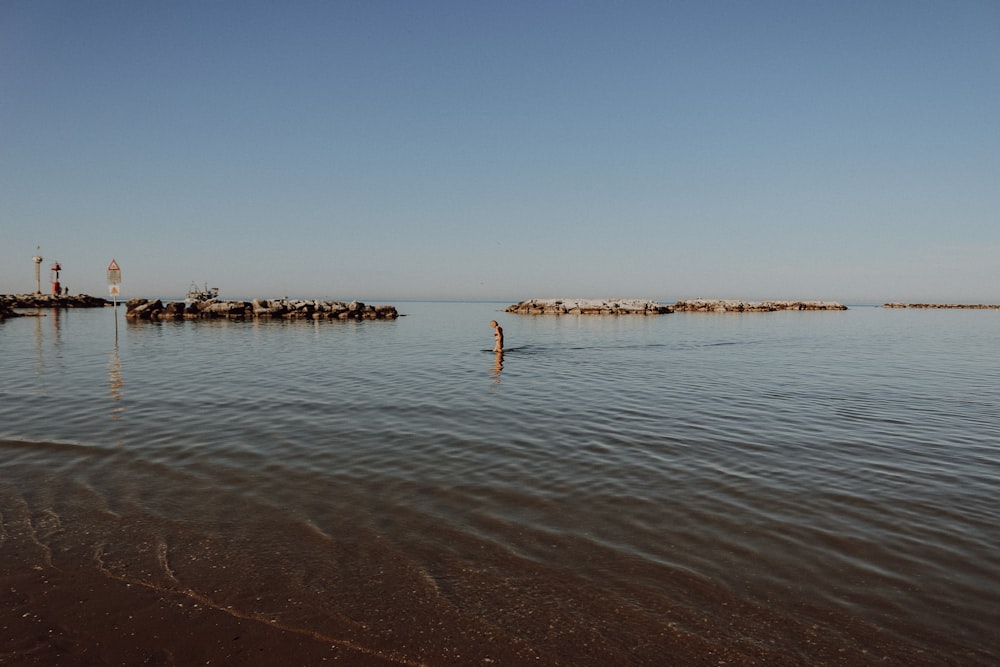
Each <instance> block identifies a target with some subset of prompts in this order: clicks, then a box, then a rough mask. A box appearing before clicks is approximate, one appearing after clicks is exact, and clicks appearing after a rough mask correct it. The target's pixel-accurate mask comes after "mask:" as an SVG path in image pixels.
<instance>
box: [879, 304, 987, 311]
mask: <svg viewBox="0 0 1000 667" xmlns="http://www.w3.org/2000/svg"><path fill="white" fill-rule="evenodd" d="M882 307H883V308H967V309H970V310H1000V305H991V304H985V303H975V304H964V303H887V304H885V305H883V306H882Z"/></svg>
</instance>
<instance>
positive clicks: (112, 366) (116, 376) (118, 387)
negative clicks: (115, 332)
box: [108, 342, 125, 421]
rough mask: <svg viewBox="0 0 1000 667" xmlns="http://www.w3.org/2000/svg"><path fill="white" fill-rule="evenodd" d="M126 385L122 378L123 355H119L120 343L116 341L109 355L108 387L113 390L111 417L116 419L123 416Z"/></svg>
mask: <svg viewBox="0 0 1000 667" xmlns="http://www.w3.org/2000/svg"><path fill="white" fill-rule="evenodd" d="M124 386H125V381H124V380H123V379H122V360H121V357H119V356H118V344H117V342H116V343H115V348H114V349H113V350H112V351H111V354H110V355H109V356H108V388H109V389H110V390H111V400H112V401H113V404H112V406H113V407H112V408H111V419H113V420H115V421H117V420H119V419H121V418H122V411H123V410H124V409H125V408H124V407H122V405H121V400H122V387H124Z"/></svg>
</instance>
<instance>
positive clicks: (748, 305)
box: [673, 299, 847, 313]
mask: <svg viewBox="0 0 1000 667" xmlns="http://www.w3.org/2000/svg"><path fill="white" fill-rule="evenodd" d="M673 309H674V311H675V312H687V313H773V312H775V311H779V310H847V306H844V305H842V304H839V303H837V302H836V301H733V300H727V299H692V300H690V301H678V302H677V303H675V304H674V305H673Z"/></svg>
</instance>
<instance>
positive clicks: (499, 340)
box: [490, 320, 503, 352]
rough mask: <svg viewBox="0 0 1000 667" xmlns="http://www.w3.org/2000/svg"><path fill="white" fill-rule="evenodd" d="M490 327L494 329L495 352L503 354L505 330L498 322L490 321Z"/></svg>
mask: <svg viewBox="0 0 1000 667" xmlns="http://www.w3.org/2000/svg"><path fill="white" fill-rule="evenodd" d="M490 326H491V327H493V351H494V352H503V329H502V328H500V325H499V324H497V321H496V320H490Z"/></svg>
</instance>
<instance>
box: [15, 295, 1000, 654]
mask: <svg viewBox="0 0 1000 667" xmlns="http://www.w3.org/2000/svg"><path fill="white" fill-rule="evenodd" d="M395 305H396V306H397V307H398V308H399V310H400V312H402V313H405V314H406V316H405V317H402V318H400V319H398V320H396V321H393V322H374V321H368V322H361V323H356V322H339V321H336V322H325V321H324V322H316V323H314V322H269V323H250V322H246V323H239V322H180V323H148V322H147V323H140V324H133V323H128V324H126V323H125V322H124V319H123V318H122V319H120V320H119V324H118V332H117V337H116V332H115V322H114V319H113V313H112V311H111V310H110V309H108V310H104V311H94V310H75V311H61V312H60V311H48V312H47V315H46V316H45V317H38V318H20V319H15V320H9V321H6V322H2V323H0V373H2V381H0V439H4V440H5V442H0V513H2V520H3V530H4V533H3V535H5V536H7V538H8V539H7V542H8V543H10V544H12V543H14V541H15V540H14V539H13V538H14V537H16V536H17V535H19V534H22V535H23V534H27V533H30V534H31V542H32V544H37V548H36V551H35V552H33V555H31V558H35V559H36V560H37V561H38V562H39V563H40V564H43V565H44V564H58V563H67V562H71V561H72V562H76V563H83V564H90V565H92V566H93V567H95V568H98V569H100V570H102V571H104V572H106V573H108V574H110V575H111V576H114V577H117V578H120V579H122V580H125V581H130V582H134V583H136V584H141V585H145V586H149V587H153V588H162V589H164V590H183V591H187V592H189V594H190V595H191V596H192V597H193V598H194V599H196V600H199V601H200V602H201V603H203V604H206V605H211V606H215V607H217V608H219V609H226V610H230V611H231V612H232V613H234V614H238V615H240V616H242V617H245V618H259V619H261V620H264V621H266V622H271V623H280V624H282V626H283V627H289V628H293V629H296V630H301V631H302V632H303V633H304V634H308V635H310V636H320V637H324V638H327V639H329V640H330V641H331V642H345V643H348V642H349V643H352V644H357V645H370V646H373V647H374V646H380V647H383V648H382V649H379V650H380V651H382V653H381V654H383V655H389V656H393V657H395V658H398V659H399V661H400V662H413V663H419V662H421V661H427V662H429V663H430V664H435V662H449V661H451V660H453V659H454V661H455V662H458V663H461V662H463V660H462V659H461V657H458V653H457V651H459V650H460V649H461V650H465V651H467V652H469V653H468V654H467V655H473V654H476V651H479V652H480V653H479V654H476V655H481V656H488V655H489V650H490V648H489V647H490V646H493V645H495V644H498V643H504V644H506V645H507V646H515V647H520V648H519V649H518V651H519V655H521V657H522V658H524V660H525V661H528V660H529V659H537V661H540V662H542V663H546V662H553V663H554V662H558V661H560V660H563V661H566V662H567V663H576V664H580V663H583V662H592V663H593V664H609V663H619V664H624V663H633V664H652V663H654V662H656V661H657V655H658V654H657V651H658V649H659V648H660V647H663V646H668V645H671V642H674V641H675V640H677V638H678V637H687V638H688V639H689V640H690V641H694V642H696V643H698V645H699V646H702V647H703V649H702V650H703V651H704V654H705V655H710V654H711V653H712V651H713V650H714V649H717V648H720V647H725V646H729V647H733V646H737V647H742V649H741V650H743V651H744V653H745V654H746V655H751V654H753V655H758V656H762V659H763V660H764V661H765V662H766V659H767V658H768V656H771V657H774V656H780V657H782V658H783V659H785V660H788V661H791V662H802V663H811V664H819V663H832V662H836V661H837V655H838V653H839V654H840V655H841V656H844V655H846V656H847V658H844V660H845V661H846V662H850V661H851V659H852V657H853V659H857V658H858V657H859V656H860V658H861V659H862V661H868V660H870V661H871V662H872V663H876V662H881V661H889V662H893V661H897V662H900V663H907V662H911V661H913V659H914V658H920V659H924V660H926V662H927V663H928V664H933V663H934V662H938V661H940V662H945V663H951V664H989V663H992V662H997V661H1000V638H998V630H997V628H1000V497H998V496H1000V494H998V491H1000V419H998V416H1000V312H996V311H916V310H888V309H881V308H870V307H857V308H852V309H851V310H849V311H846V312H815V313H799V312H796V313H767V314H764V313H752V314H742V315H736V314H729V315H719V314H672V315H665V316H658V317H634V316H633V317H620V318H615V317H586V316H584V317H562V318H560V317H530V316H527V317H526V316H513V315H507V314H503V313H501V312H499V311H500V310H501V309H502V307H503V305H506V304H483V303H407V302H402V303H396V304H395ZM119 317H120V318H121V317H122V313H121V311H119ZM494 318H495V319H498V320H500V322H501V324H502V325H503V327H504V330H505V334H506V342H507V344H508V346H509V348H510V349H509V350H508V351H507V352H506V353H505V354H504V355H503V357H502V359H498V358H496V356H495V355H494V354H492V353H490V352H488V351H486V350H487V349H488V348H489V347H490V346H491V345H492V332H491V330H490V328H489V320H490V319H494ZM2 548H3V542H2V541H0V549H2ZM403 626H405V627H407V628H408V632H407V636H406V638H405V639H404V638H397V636H396V635H395V634H394V633H396V634H399V630H398V628H400V627H403ZM386 647H388V648H386ZM373 650H374V649H373ZM449 651H455V652H456V653H454V654H452V653H449ZM567 656H569V657H567ZM661 657H662V656H661ZM482 660H489V658H488V657H482ZM472 662H475V663H476V664H480V663H481V660H480V658H476V660H474V661H470V664H471V663H472Z"/></svg>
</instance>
